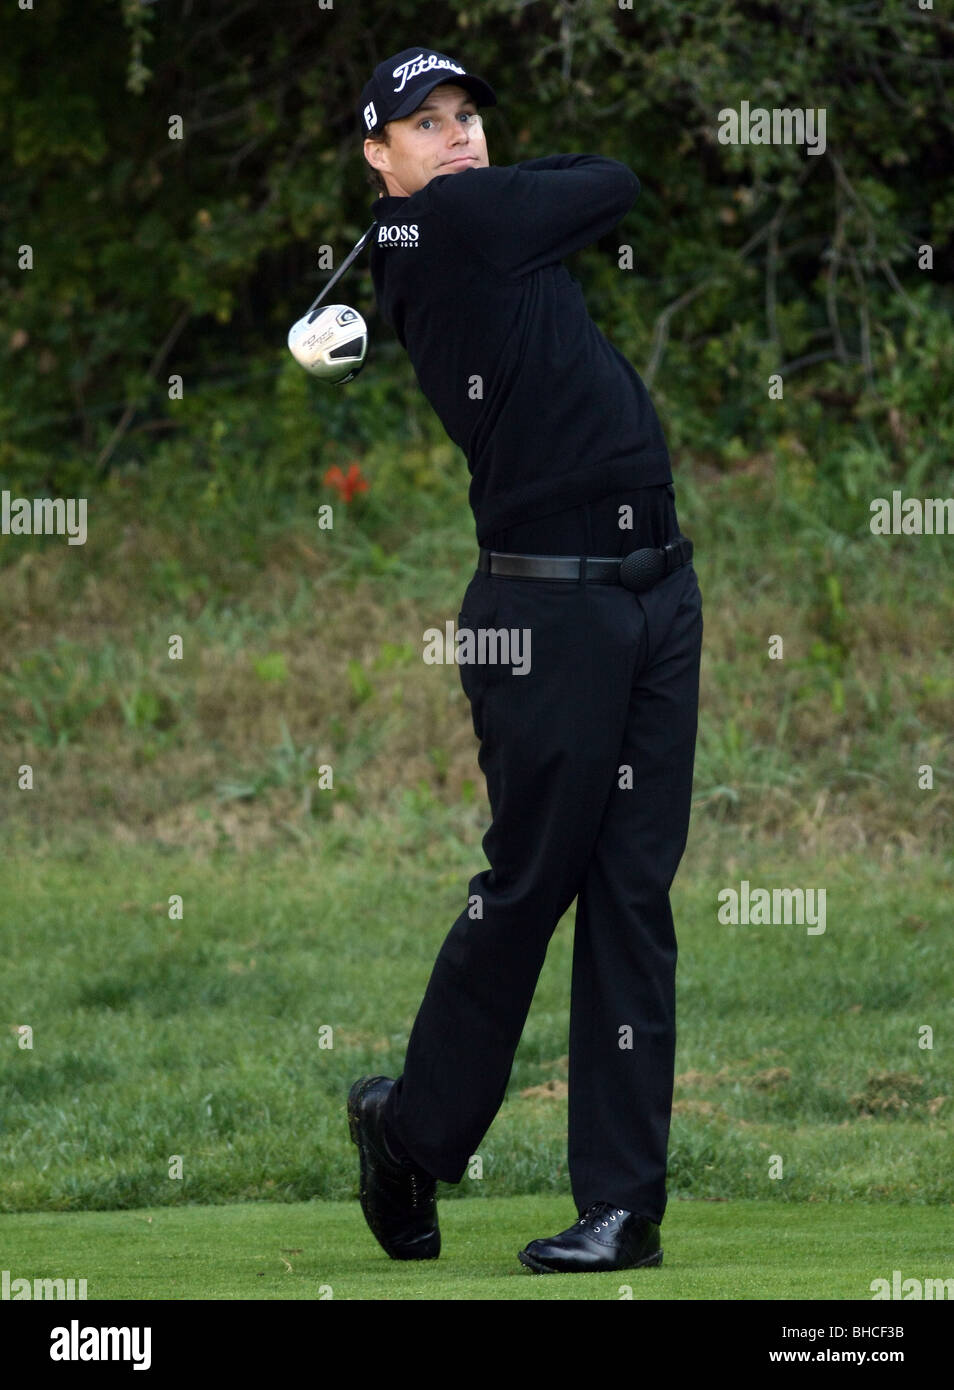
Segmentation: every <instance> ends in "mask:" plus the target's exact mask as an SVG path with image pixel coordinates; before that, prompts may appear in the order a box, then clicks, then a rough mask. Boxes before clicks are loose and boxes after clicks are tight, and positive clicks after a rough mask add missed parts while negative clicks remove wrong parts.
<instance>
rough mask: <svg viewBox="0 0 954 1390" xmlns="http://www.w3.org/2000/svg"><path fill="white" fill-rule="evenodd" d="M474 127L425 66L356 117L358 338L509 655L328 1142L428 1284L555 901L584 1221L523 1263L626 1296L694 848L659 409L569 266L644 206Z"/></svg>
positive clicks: (462, 625)
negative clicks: (461, 896)
mask: <svg viewBox="0 0 954 1390" xmlns="http://www.w3.org/2000/svg"><path fill="white" fill-rule="evenodd" d="M493 105H496V96H495V94H494V91H493V89H492V88H491V87H490V86H489V85H488V84H487V83H486V82H485V81H482V80H481V79H480V78H478V77H476V76H474V75H473V74H471V73H468V72H467V71H466V69H465V68H464V66H463V65H462V64H461V63H459V62H457V61H456V60H455V59H452V58H450V57H448V56H447V55H446V54H443V53H437V52H435V51H433V50H431V49H428V48H419V47H414V48H408V49H405V50H404V51H403V52H401V53H396V54H395V55H394V56H393V57H391V58H388V59H386V60H385V61H384V62H383V63H380V64H379V65H378V67H377V68H376V69H375V71H374V74H373V76H372V77H371V79H370V81H369V82H368V84H367V86H366V87H365V89H364V91H363V93H362V96H361V104H360V113H359V114H360V121H361V126H362V131H363V134H364V137H365V139H364V156H365V159H366V160H367V162H368V164H369V165H370V166H371V167H372V169H373V170H374V171H375V174H372V175H371V176H370V177H372V178H374V177H378V176H379V178H380V196H379V197H378V199H377V202H376V203H375V205H374V208H373V216H374V219H375V222H376V233H373V234H372V241H371V252H370V255H371V271H372V276H373V280H374V289H375V296H376V300H377V305H378V309H379V311H380V313H381V315H382V317H383V318H384V320H385V321H386V322H387V323H388V324H389V325H391V326H392V327H393V330H394V332H395V333H396V335H397V337H398V339H399V340H400V342H401V344H402V345H403V346H404V348H405V349H406V350H407V353H408V356H409V357H410V359H411V363H412V365H413V367H414V371H415V373H416V375H417V379H418V381H419V383H420V386H421V389H422V391H423V392H424V394H425V396H426V397H427V399H428V400H429V401H430V403H431V405H432V406H433V408H434V410H435V411H436V413H437V415H438V416H439V418H440V419H441V421H442V422H443V425H444V427H445V429H446V430H447V433H448V434H449V436H450V438H451V439H452V440H453V441H454V442H455V443H456V444H457V445H459V447H460V449H461V450H462V451H463V453H464V455H465V456H466V459H467V463H468V467H469V471H470V475H471V482H470V491H469V500H470V504H471V507H472V510H473V513H474V520H475V525H476V534H477V542H478V547H479V556H478V564H477V567H476V569H475V572H474V575H473V577H472V579H471V580H470V583H469V584H468V586H467V589H466V592H465V594H464V598H463V603H462V607H461V611H460V613H459V614H458V618H457V626H458V628H459V629H468V630H470V631H472V632H473V633H475V634H480V633H481V632H483V633H485V634H486V633H490V634H496V636H497V638H498V639H499V638H501V636H502V635H508V634H509V635H511V636H513V635H514V634H516V635H517V637H518V638H519V639H520V641H521V644H522V646H521V651H522V659H521V664H520V665H518V664H517V663H516V662H515V661H511V662H510V664H507V662H506V661H505V660H501V659H498V660H490V659H487V660H485V661H483V662H480V661H476V662H473V663H469V664H462V665H460V668H459V669H460V677H461V683H462V685H463V688H464V691H465V693H466V695H467V697H468V700H469V702H470V708H471V714H472V718H473V725H474V731H475V734H476V735H477V738H478V740H479V744H480V747H479V752H478V762H479V765H480V767H481V770H482V771H483V773H484V775H485V777H486V780H487V792H488V798H489V802H490V808H491V813H492V824H491V825H490V828H489V829H488V831H487V833H486V835H485V836H484V839H483V847H484V851H485V853H486V856H487V860H488V862H489V864H490V868H489V870H486V871H484V872H481V873H478V874H476V875H475V876H474V877H473V878H472V879H471V880H470V884H469V890H468V894H467V902H466V906H464V907H463V909H462V911H461V913H460V916H459V917H458V918H457V920H456V922H454V924H453V926H452V927H451V929H450V932H449V934H448V935H447V937H446V939H445V941H444V944H443V946H442V947H441V949H440V952H439V954H438V957H437V961H436V963H435V965H434V969H433V972H432V974H431V977H430V981H429V983H428V986H427V990H426V993H425V995H424V999H423V1002H422V1004H421V1006H420V1010H419V1012H418V1014H417V1018H416V1020H415V1023H414V1027H413V1030H412V1032H411V1036H410V1039H409V1043H408V1049H407V1055H406V1058H405V1062H404V1071H403V1074H402V1075H401V1076H400V1077H398V1078H397V1079H396V1080H395V1079H391V1078H388V1077H381V1076H376V1077H362V1078H360V1079H359V1080H358V1081H356V1082H355V1084H354V1086H352V1088H351V1092H350V1095H349V1098H348V1115H349V1125H350V1132H351V1137H352V1139H353V1140H354V1142H355V1143H356V1144H357V1146H358V1152H359V1157H360V1165H361V1179H360V1199H361V1206H362V1210H363V1212H364V1215H365V1218H366V1220H367V1222H368V1225H369V1226H370V1228H371V1230H372V1232H373V1233H374V1235H375V1236H376V1238H377V1240H378V1241H379V1243H380V1244H381V1245H382V1246H383V1248H384V1249H385V1250H386V1251H387V1253H388V1254H389V1255H390V1256H391V1257H392V1258H394V1259H408V1260H411V1259H433V1258H434V1257H435V1256H437V1255H438V1254H439V1252H440V1232H439V1227H438V1217H437V1202H436V1180H438V1179H440V1180H441V1181H443V1182H449V1183H456V1182H459V1181H460V1180H461V1179H462V1178H463V1176H464V1174H465V1172H466V1170H467V1165H468V1161H469V1160H470V1158H471V1157H472V1156H473V1155H474V1154H475V1153H476V1152H477V1151H478V1149H479V1146H480V1143H481V1141H482V1139H483V1137H484V1135H485V1134H486V1132H487V1130H488V1128H489V1127H490V1125H491V1123H492V1121H493V1119H494V1116H495V1115H496V1114H497V1111H498V1109H499V1107H500V1105H501V1103H502V1101H503V1099H504V1095H505V1092H506V1089H507V1082H508V1079H509V1077H510V1072H511V1067H512V1064H513V1057H514V1053H515V1051H516V1048H517V1044H518V1042H519V1041H520V1036H521V1033H522V1031H523V1027H524V1023H525V1021H526V1018H527V1013H528V1011H529V1008H530V1004H531V1001H532V998H533V994H534V989H535V987H536V983H537V979H538V977H539V974H540V970H541V967H542V965H543V961H544V957H545V955H546V950H547V944H548V942H549V940H550V937H551V935H552V933H553V931H554V929H555V927H556V925H557V923H558V922H559V921H560V918H561V917H562V916H563V914H564V913H565V912H566V910H567V909H568V908H569V906H570V904H571V903H572V902H573V900H574V899H576V925H575V936H574V947H573V975H572V1000H571V1009H570V1020H569V1044H568V1046H569V1077H568V1084H569V1102H568V1104H569V1125H568V1136H567V1144H568V1162H569V1174H570V1181H571V1186H572V1192H573V1198H574V1202H575V1205H576V1208H577V1217H576V1219H575V1220H574V1221H573V1223H572V1224H571V1225H569V1226H568V1227H567V1229H566V1230H564V1231H561V1232H560V1233H559V1234H556V1235H552V1236H543V1235H541V1234H540V1233H536V1238H534V1239H530V1240H529V1243H528V1244H527V1245H526V1247H525V1248H524V1249H522V1250H520V1251H519V1252H518V1254H519V1258H520V1260H521V1261H522V1262H523V1264H524V1265H525V1266H527V1267H528V1268H529V1269H531V1270H533V1271H535V1272H537V1273H549V1272H574V1271H589V1270H594V1271H595V1270H620V1269H633V1268H639V1267H641V1266H646V1265H658V1264H660V1263H661V1261H662V1248H661V1244H660V1223H661V1222H662V1220H663V1214H664V1212H665V1208H666V1153H667V1145H668V1139H669V1126H670V1115H671V1108H672V1090H673V1065H674V1054H675V1037H676V1035H675V971H676V940H675V934H674V929H673V919H672V913H671V910H670V903H669V890H670V887H671V885H672V881H673V878H674V876H675V873H676V869H677V867H678V864H679V861H680V859H681V857H682V854H683V850H684V849H685V845H686V838H687V834H688V823H689V809H690V795H691V787H692V771H693V759H694V754H695V741H696V721H697V711H698V695H699V661H700V651H701V646H702V599H701V595H700V592H699V586H698V583H697V580H696V575H695V571H694V569H693V566H692V563H691V555H692V545H691V542H690V541H689V540H687V539H686V538H685V537H682V536H680V533H679V524H678V521H677V518H676V510H675V501H674V497H675V493H674V488H673V485H672V472H671V467H670V458H669V453H668V450H667V447H666V442H665V439H664V437H663V433H662V429H661V427H660V424H659V421H658V419H657V416H656V412H655V410H654V408H653V405H652V402H651V401H650V398H649V395H648V393H647V391H646V388H645V386H644V385H643V382H642V381H641V380H640V378H639V376H638V375H637V373H636V372H635V371H634V370H633V368H632V366H631V365H630V363H629V362H628V361H627V359H626V358H625V357H624V356H623V355H622V354H621V353H620V352H619V351H618V350H617V349H616V348H615V347H614V346H613V345H612V344H611V343H610V342H608V341H607V339H606V338H605V337H604V336H603V334H602V333H601V332H600V330H599V329H598V328H597V327H596V325H595V324H594V323H593V321H592V319H591V318H590V317H589V314H588V312H587V309H586V306H585V303H584V300H583V295H582V293H581V289H580V285H579V283H578V282H577V281H576V280H575V279H574V278H573V277H572V276H571V275H570V274H569V273H568V271H567V270H566V268H565V267H564V266H563V265H562V261H563V259H564V258H565V257H567V256H569V255H571V254H572V253H573V252H574V251H578V250H579V249H580V248H581V247H584V246H587V245H589V244H590V243H591V242H593V241H595V240H597V239H598V238H599V237H603V236H606V235H608V234H609V233H610V232H611V231H612V230H613V228H614V227H615V226H616V224H617V223H618V222H619V221H620V219H621V218H623V217H624V216H625V214H626V213H627V212H628V211H629V209H630V208H631V206H632V205H633V202H634V201H635V199H636V197H637V195H638V193H639V182H638V180H637V178H636V177H635V175H634V174H633V173H632V172H631V171H630V170H629V169H628V168H627V167H626V165H624V164H621V163H619V162H618V161H616V160H613V159H605V158H602V157H600V156H597V155H589V154H563V155H551V156H548V157H546V158H543V159H529V160H524V161H522V162H521V163H519V164H514V165H510V166H506V167H504V166H494V165H492V164H491V163H490V159H489V155H488V149H487V142H486V138H485V134H484V131H483V127H482V121H481V117H480V113H479V109H478V108H479V107H480V106H493ZM620 284H621V292H623V293H627V292H633V289H632V283H631V282H627V281H626V280H623V279H621V282H620ZM490 650H491V647H490V646H489V645H488V646H487V647H485V651H490ZM494 650H495V651H496V652H497V653H498V654H499V653H500V652H501V651H502V652H503V655H504V656H506V655H507V652H506V649H505V648H503V647H502V646H498V647H496V648H494ZM527 654H529V663H528V662H527V661H526V657H527ZM511 655H512V653H511ZM527 666H529V669H527ZM534 1234H535V1233H533V1232H526V1233H524V1235H525V1237H531V1236H533V1235H534Z"/></svg>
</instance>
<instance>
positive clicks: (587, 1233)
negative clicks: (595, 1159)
mask: <svg viewBox="0 0 954 1390" xmlns="http://www.w3.org/2000/svg"><path fill="white" fill-rule="evenodd" d="M662 1257H663V1252H662V1250H661V1249H660V1247H659V1227H658V1226H657V1225H656V1223H655V1222H653V1221H650V1220H648V1219H647V1218H646V1217H645V1216H637V1215H636V1213H635V1212H631V1211H623V1210H622V1208H621V1207H614V1206H613V1204H612V1202H594V1203H593V1204H592V1205H591V1206H588V1207H587V1208H586V1211H584V1212H583V1214H582V1216H581V1217H580V1219H579V1221H577V1223H576V1225H575V1226H570V1228H569V1229H568V1230H566V1231H561V1232H560V1234H559V1235H558V1236H550V1237H548V1238H546V1239H544V1240H532V1241H531V1242H530V1244H529V1245H528V1246H527V1247H526V1249H525V1250H520V1251H518V1252H517V1258H518V1259H519V1260H520V1262H521V1263H522V1264H525V1265H526V1266H527V1268H528V1269H532V1270H533V1272H534V1273H535V1274H590V1273H594V1274H595V1273H598V1272H599V1271H601V1270H617V1269H643V1268H645V1267H648V1266H650V1265H661V1264H662Z"/></svg>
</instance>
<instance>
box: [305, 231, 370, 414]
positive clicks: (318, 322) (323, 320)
mask: <svg viewBox="0 0 954 1390" xmlns="http://www.w3.org/2000/svg"><path fill="white" fill-rule="evenodd" d="M373 231H374V225H372V226H370V227H369V228H368V230H367V231H366V232H365V233H364V235H363V236H362V237H361V238H360V240H359V241H357V242H356V243H355V245H354V247H353V248H352V250H351V251H349V253H348V255H347V256H346V257H345V259H344V260H343V261H342V262H341V265H340V266H339V267H338V269H337V270H336V271H335V273H334V275H332V277H331V279H330V280H329V281H328V283H327V284H326V285H325V287H324V288H323V290H322V291H321V293H320V294H319V295H318V297H317V299H315V300H314V301H313V302H312V303H311V304H310V305H309V306H308V308H307V310H306V311H305V313H304V314H303V315H302V317H301V318H300V319H299V320H298V322H297V323H295V324H293V325H292V327H291V328H290V330H289V333H288V347H289V351H290V352H291V354H292V356H293V357H294V359H295V361H296V362H298V363H299V365H300V366H302V367H304V369H305V371H306V372H309V373H310V374H311V375H312V376H316V377H318V379H319V381H327V382H330V383H331V385H333V386H343V385H344V383H345V382H346V381H353V380H354V378H355V377H356V376H357V375H358V373H359V372H360V370H361V368H362V367H363V366H364V359H365V355H366V353H367V351H368V328H367V324H366V323H365V321H364V319H363V318H362V317H361V315H360V314H359V313H358V311H357V309H352V308H351V307H350V305H348V304H327V305H326V306H325V307H324V309H320V310H319V309H318V305H319V304H320V303H321V301H322V300H323V299H324V297H325V295H326V294H327V293H328V291H329V290H330V289H331V288H332V286H334V285H335V284H336V283H337V282H338V280H340V278H341V276H342V275H343V274H344V273H345V271H346V270H347V269H348V267H349V266H350V265H351V263H352V262H353V261H354V259H355V258H356V257H357V256H358V255H359V254H360V252H361V251H362V250H363V249H364V247H365V245H366V243H367V241H368V238H369V237H370V236H371V233H372V232H373Z"/></svg>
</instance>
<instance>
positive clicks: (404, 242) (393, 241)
mask: <svg viewBox="0 0 954 1390" xmlns="http://www.w3.org/2000/svg"><path fill="white" fill-rule="evenodd" d="M418 236H419V233H418V226H417V223H416V222H400V223H398V222H391V223H388V224H386V225H383V226H380V227H379V228H378V241H377V244H378V245H379V246H397V247H403V248H404V249H405V250H407V249H409V248H411V247H412V246H417V245H418Z"/></svg>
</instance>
